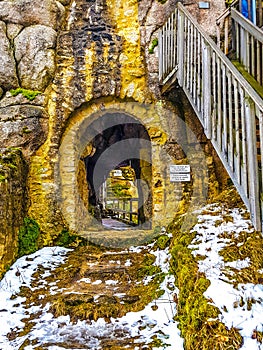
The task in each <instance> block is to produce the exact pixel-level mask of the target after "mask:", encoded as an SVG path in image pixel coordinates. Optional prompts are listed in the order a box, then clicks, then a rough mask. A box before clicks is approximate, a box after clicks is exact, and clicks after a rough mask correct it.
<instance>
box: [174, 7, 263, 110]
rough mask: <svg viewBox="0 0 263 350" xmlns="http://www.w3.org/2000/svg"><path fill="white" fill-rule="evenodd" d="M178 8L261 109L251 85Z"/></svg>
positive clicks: (187, 13)
mask: <svg viewBox="0 0 263 350" xmlns="http://www.w3.org/2000/svg"><path fill="white" fill-rule="evenodd" d="M178 8H179V9H180V10H181V11H182V12H184V14H185V15H186V16H187V17H188V19H189V20H190V21H191V22H192V23H193V25H194V26H195V27H196V29H197V30H198V31H199V33H201V35H202V36H203V38H204V39H205V41H206V42H207V43H208V44H209V46H210V47H211V48H212V49H213V50H214V51H215V52H216V54H217V56H218V57H220V59H221V60H222V61H223V62H224V63H225V65H226V67H227V68H228V69H229V71H230V72H231V73H232V74H233V75H234V77H235V78H236V79H237V80H238V81H239V82H240V83H241V85H242V87H244V89H245V90H246V91H247V93H248V95H249V97H251V99H252V100H253V101H255V103H256V104H257V105H258V106H259V107H260V108H263V100H262V99H261V98H260V96H259V95H258V94H257V93H256V92H255V90H254V89H252V88H251V85H250V84H249V83H248V82H247V80H246V79H245V78H244V77H243V75H242V74H241V73H240V72H239V71H238V69H237V68H236V67H235V66H234V65H233V64H232V63H231V61H230V60H229V59H228V58H227V56H225V55H224V54H223V52H222V51H221V50H220V49H219V48H218V46H217V45H216V44H215V42H214V41H213V40H212V39H211V38H210V37H209V36H208V35H207V34H206V32H205V31H204V30H203V28H202V27H201V26H200V25H199V24H198V23H197V21H196V20H195V19H194V18H193V17H192V15H191V14H190V13H189V12H188V11H187V10H186V9H185V7H184V6H183V5H182V4H181V3H180V2H179V3H178Z"/></svg>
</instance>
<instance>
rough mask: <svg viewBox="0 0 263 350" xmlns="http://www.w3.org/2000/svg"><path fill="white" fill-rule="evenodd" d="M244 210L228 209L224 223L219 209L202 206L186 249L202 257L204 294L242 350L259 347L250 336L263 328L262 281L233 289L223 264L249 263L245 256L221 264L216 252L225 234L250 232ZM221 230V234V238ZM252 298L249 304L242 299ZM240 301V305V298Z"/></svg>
mask: <svg viewBox="0 0 263 350" xmlns="http://www.w3.org/2000/svg"><path fill="white" fill-rule="evenodd" d="M243 212H244V210H242V209H233V210H229V211H228V213H227V215H230V216H231V217H232V220H230V221H228V222H225V221H224V220H223V219H222V208H220V207H217V206H215V205H210V206H207V207H206V208H205V214H202V213H201V214H200V215H199V216H198V221H199V222H198V223H197V224H196V225H195V226H194V227H193V229H192V231H194V232H196V237H195V239H194V240H193V241H192V244H191V245H190V246H189V248H192V249H194V250H193V252H192V254H193V255H194V256H197V255H202V256H205V259H204V260H200V261H199V270H200V272H204V273H205V275H206V278H207V279H209V281H210V282H211V285H210V286H209V287H208V289H207V291H206V292H205V293H204V295H205V297H206V298H208V299H210V300H212V303H213V305H215V306H216V307H218V308H219V310H220V311H221V315H219V320H220V321H221V322H222V323H224V324H225V325H226V326H227V327H229V328H230V327H231V326H233V327H236V328H238V329H240V334H241V335H242V337H243V340H244V344H243V346H242V348H241V349H242V350H259V349H263V344H260V343H259V342H257V340H256V339H252V334H253V331H254V330H257V331H260V332H262V331H263V285H262V284H257V285H255V284H252V283H246V284H238V286H237V288H234V286H233V284H231V283H230V281H229V279H228V278H227V277H226V276H225V275H224V272H223V271H224V270H226V268H227V267H234V268H235V269H237V270H238V269H242V268H245V267H247V266H249V264H250V261H249V259H248V258H246V259H244V260H237V261H235V262H228V263H225V262H224V259H223V257H222V256H220V255H219V252H220V251H221V250H222V249H223V248H224V247H225V246H226V245H227V244H228V243H229V239H228V238H227V234H225V233H233V232H234V233H235V235H236V236H238V234H239V233H240V232H241V231H247V232H252V231H253V229H252V228H251V222H250V220H246V219H244V218H243V216H242V214H243ZM222 233H224V237H226V238H222V235H221V234H222ZM249 299H250V300H254V301H255V302H254V303H252V305H251V306H250V307H251V309H250V307H248V305H247V303H246V301H247V300H249ZM241 300H244V301H245V303H244V305H242V304H243V303H242V304H240V301H241Z"/></svg>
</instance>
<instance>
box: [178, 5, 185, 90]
mask: <svg viewBox="0 0 263 350" xmlns="http://www.w3.org/2000/svg"><path fill="white" fill-rule="evenodd" d="M177 43H178V45H177V55H178V71H177V78H178V83H179V85H180V86H183V85H184V14H183V12H182V11H180V10H179V9H178V27H177Z"/></svg>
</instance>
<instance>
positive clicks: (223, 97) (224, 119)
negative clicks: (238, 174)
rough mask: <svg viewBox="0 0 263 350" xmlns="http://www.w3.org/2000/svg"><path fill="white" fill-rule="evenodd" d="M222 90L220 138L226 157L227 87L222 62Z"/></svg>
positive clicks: (224, 68)
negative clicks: (221, 135)
mask: <svg viewBox="0 0 263 350" xmlns="http://www.w3.org/2000/svg"><path fill="white" fill-rule="evenodd" d="M222 85H223V86H222V90H223V94H222V100H223V106H222V107H223V128H222V134H223V137H222V138H223V140H222V152H223V154H224V155H225V157H226V158H227V154H228V149H227V136H228V130H227V117H228V116H227V109H226V104H227V102H226V100H227V98H228V95H227V88H226V67H225V65H224V64H223V63H222Z"/></svg>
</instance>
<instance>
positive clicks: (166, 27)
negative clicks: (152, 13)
mask: <svg viewBox="0 0 263 350" xmlns="http://www.w3.org/2000/svg"><path fill="white" fill-rule="evenodd" d="M167 32H168V23H167V22H166V23H165V77H167V75H168V74H169V72H168V61H169V51H168V50H169V48H168V33H167Z"/></svg>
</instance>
